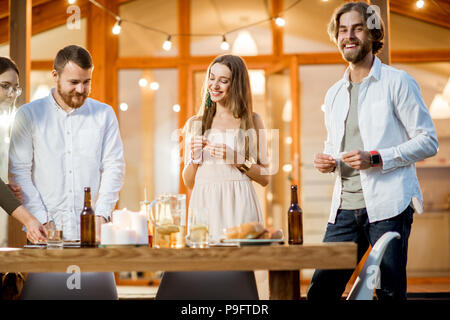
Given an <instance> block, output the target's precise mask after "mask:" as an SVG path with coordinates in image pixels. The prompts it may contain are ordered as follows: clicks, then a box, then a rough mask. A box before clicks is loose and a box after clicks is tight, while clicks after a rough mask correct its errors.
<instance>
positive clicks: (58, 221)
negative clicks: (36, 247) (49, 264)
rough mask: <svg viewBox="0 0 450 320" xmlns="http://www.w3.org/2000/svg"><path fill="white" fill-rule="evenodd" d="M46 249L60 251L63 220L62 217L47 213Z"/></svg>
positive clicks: (62, 242)
mask: <svg viewBox="0 0 450 320" xmlns="http://www.w3.org/2000/svg"><path fill="white" fill-rule="evenodd" d="M45 226H46V228H47V249H62V248H63V244H64V240H63V229H64V225H63V220H62V216H58V215H54V214H52V213H50V212H49V213H47V223H46V225H45Z"/></svg>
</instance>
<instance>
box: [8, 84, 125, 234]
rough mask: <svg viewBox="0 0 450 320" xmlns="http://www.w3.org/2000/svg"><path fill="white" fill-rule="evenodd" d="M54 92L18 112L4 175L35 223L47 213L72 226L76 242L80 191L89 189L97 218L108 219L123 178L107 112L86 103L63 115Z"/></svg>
mask: <svg viewBox="0 0 450 320" xmlns="http://www.w3.org/2000/svg"><path fill="white" fill-rule="evenodd" d="M53 90H54V89H52V92H51V93H50V94H49V96H48V97H45V98H42V99H39V100H36V101H33V102H31V103H28V104H25V105H23V106H22V107H20V108H19V110H18V112H17V114H16V117H15V119H14V124H13V128H12V134H11V142H10V150H9V175H10V179H12V180H13V181H14V182H16V183H18V184H19V185H20V186H21V188H22V191H23V194H24V205H25V207H26V208H27V209H28V210H29V211H30V212H31V213H32V214H33V215H34V216H35V217H36V218H37V219H38V220H39V221H40V222H42V223H45V222H47V213H51V214H52V216H55V219H58V218H61V219H64V221H69V222H70V221H75V222H76V223H75V225H73V223H72V227H71V230H69V232H73V233H74V234H75V235H78V237H79V223H80V219H79V215H80V213H81V211H82V209H83V205H84V187H90V188H91V196H92V206H93V209H94V210H95V213H96V215H102V216H104V217H105V218H106V219H108V218H109V217H110V214H111V211H112V210H113V209H114V206H115V204H116V202H117V200H118V196H119V191H120V189H121V187H122V184H123V179H124V172H125V162H124V158H123V147H122V141H121V138H120V133H119V126H118V122H117V118H116V116H115V113H114V111H113V109H112V108H111V107H110V106H108V105H106V104H103V103H100V102H98V101H96V100H93V99H90V98H87V99H86V101H85V102H84V104H83V105H82V106H81V107H80V108H78V109H74V110H72V111H71V112H66V111H64V110H63V109H62V108H61V107H60V106H59V105H58V104H57V103H56V101H55V99H54V97H53ZM64 232H66V231H64ZM72 237H73V235H72ZM78 237H75V238H78Z"/></svg>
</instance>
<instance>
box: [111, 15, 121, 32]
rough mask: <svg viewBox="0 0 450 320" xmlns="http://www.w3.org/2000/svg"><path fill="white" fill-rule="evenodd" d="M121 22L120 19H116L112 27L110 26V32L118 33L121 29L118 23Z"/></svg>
mask: <svg viewBox="0 0 450 320" xmlns="http://www.w3.org/2000/svg"><path fill="white" fill-rule="evenodd" d="M121 23H122V20H120V19H119V20H117V22H116V23H115V24H114V27H113V28H112V33H113V34H116V35H117V34H119V33H120V31H121V30H122V27H121V26H120V24H121Z"/></svg>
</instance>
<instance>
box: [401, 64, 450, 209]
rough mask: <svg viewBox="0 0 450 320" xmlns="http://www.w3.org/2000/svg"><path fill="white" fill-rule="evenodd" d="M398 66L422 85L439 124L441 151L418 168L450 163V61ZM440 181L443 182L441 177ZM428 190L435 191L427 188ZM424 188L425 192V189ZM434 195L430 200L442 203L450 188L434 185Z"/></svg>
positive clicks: (424, 96)
mask: <svg viewBox="0 0 450 320" xmlns="http://www.w3.org/2000/svg"><path fill="white" fill-rule="evenodd" d="M393 66H394V67H395V68H398V69H401V70H405V71H406V72H408V73H409V74H410V75H411V76H412V77H413V78H414V79H415V80H416V81H417V83H418V84H419V87H420V91H421V94H422V97H423V100H424V102H425V105H426V106H427V107H428V109H429V110H430V114H431V117H432V119H433V122H434V125H435V127H436V133H437V136H438V141H439V150H438V153H437V155H436V156H434V157H431V158H428V159H425V160H424V161H421V162H419V163H418V164H417V167H449V166H450V63H448V62H434V63H408V64H394V65H393ZM436 183H439V179H437V181H436ZM446 183H447V186H448V181H446ZM425 191H426V192H428V191H430V192H431V190H428V191H427V190H425ZM425 191H424V192H425ZM432 192H433V193H434V195H433V196H431V195H430V196H428V200H427V201H431V202H433V201H438V202H441V203H440V204H441V205H442V204H443V203H444V202H445V201H447V200H446V196H447V194H448V193H449V192H450V189H449V188H448V187H447V188H445V187H444V188H439V187H436V186H434V187H433V191H432Z"/></svg>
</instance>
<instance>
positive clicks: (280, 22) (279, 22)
mask: <svg viewBox="0 0 450 320" xmlns="http://www.w3.org/2000/svg"><path fill="white" fill-rule="evenodd" d="M275 23H276V25H277V26H279V27H284V26H285V25H286V20H284V19H283V18H281V17H276V18H275Z"/></svg>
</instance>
